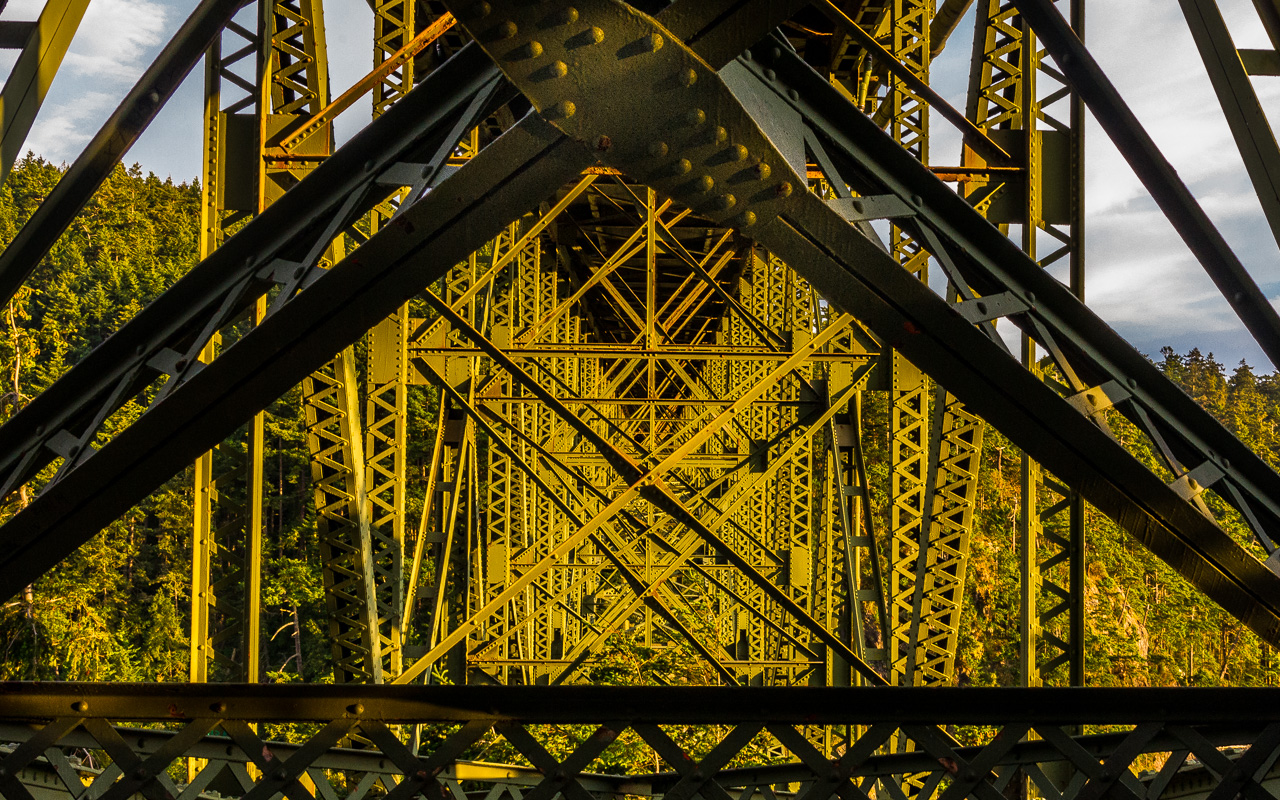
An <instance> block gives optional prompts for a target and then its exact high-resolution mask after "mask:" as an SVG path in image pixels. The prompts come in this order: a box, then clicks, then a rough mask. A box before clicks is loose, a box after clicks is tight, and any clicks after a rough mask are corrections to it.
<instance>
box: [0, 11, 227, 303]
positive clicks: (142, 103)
mask: <svg viewBox="0 0 1280 800" xmlns="http://www.w3.org/2000/svg"><path fill="white" fill-rule="evenodd" d="M242 5H244V0H203V2H202V3H201V4H200V5H199V6H197V7H196V10H195V11H193V12H192V13H191V16H190V17H188V18H187V21H186V22H184V23H183V24H182V27H181V28H179V29H178V32H177V33H175V34H174V36H173V39H171V40H170V41H169V44H167V45H165V48H164V50H162V51H160V55H158V56H156V60H155V61H154V62H152V64H151V66H150V67H148V68H147V71H146V72H144V73H143V74H142V77H141V78H139V79H138V82H137V83H136V84H134V87H133V88H132V89H130V90H129V93H128V94H127V95H125V98H124V100H122V101H121V102H120V106H119V107H118V108H116V110H115V113H113V114H112V115H111V117H110V118H108V119H107V122H106V124H104V125H103V126H102V129H101V130H99V131H98V133H97V134H96V135H95V136H94V137H93V139H92V140H90V142H89V144H88V146H86V147H85V149H84V152H82V153H81V154H80V155H79V157H77V158H76V160H75V163H73V164H72V165H71V167H70V168H69V169H68V170H67V171H66V173H65V174H64V175H63V176H62V178H61V179H59V180H58V184H57V185H56V186H54V187H53V191H51V192H50V193H49V196H48V197H46V198H45V200H44V202H43V203H41V204H40V207H39V208H37V209H36V211H35V213H34V214H32V215H31V218H30V219H29V220H27V222H26V224H25V225H23V226H22V230H20V231H18V235H17V236H15V237H14V239H13V241H12V242H11V243H10V244H9V246H8V247H7V248H5V250H4V252H3V253H0V303H4V302H8V300H9V298H11V297H13V295H14V294H15V293H16V292H17V291H18V287H20V286H21V285H22V282H23V281H25V280H26V279H27V276H28V275H30V274H31V271H32V270H33V269H35V267H36V265H37V264H39V263H40V259H42V258H44V257H45V255H46V254H47V253H48V252H49V248H51V247H53V243H54V242H56V241H58V237H59V236H61V235H62V232H63V231H65V230H66V229H67V227H68V226H69V225H70V224H71V220H72V219H73V218H74V217H75V215H76V214H78V213H79V212H80V209H82V208H84V205H85V203H87V202H89V198H90V197H92V196H93V193H94V192H96V191H97V190H98V187H99V186H101V185H102V182H103V181H104V180H106V178H107V176H108V175H110V174H111V170H112V169H114V168H115V165H116V164H117V163H119V161H120V158H121V157H122V156H123V155H124V154H125V153H126V152H127V151H128V150H129V148H130V147H132V146H133V143H134V142H136V141H137V140H138V137H139V136H141V135H142V132H143V131H145V130H146V129H147V126H148V125H150V124H151V121H152V120H153V119H155V117H156V114H158V113H159V112H160V109H161V108H162V107H163V106H164V104H165V103H166V102H167V101H168V99H169V98H170V97H171V96H172V95H173V92H174V91H175V90H176V89H177V88H178V86H179V85H180V84H181V83H182V81H183V79H184V78H186V76H187V74H188V73H190V72H191V70H192V68H193V67H195V65H196V62H198V61H199V60H200V57H201V56H202V55H203V54H204V52H205V50H207V49H208V47H209V44H210V43H211V42H212V41H213V40H214V37H216V36H217V35H218V32H219V31H220V30H222V27H223V25H225V24H226V22H227V20H229V19H231V17H232V15H234V14H235V13H236V10H237V9H238V8H240V7H241V6H242ZM7 131H8V127H7V126H6V132H7ZM24 133H25V132H24ZM7 141H8V140H7V138H6V142H7ZM5 146H6V147H8V145H7V144H6V145H5ZM6 152H7V151H6ZM12 163H13V159H11V158H8V159H7V160H5V162H4V168H5V169H8V166H9V165H10V164H12Z"/></svg>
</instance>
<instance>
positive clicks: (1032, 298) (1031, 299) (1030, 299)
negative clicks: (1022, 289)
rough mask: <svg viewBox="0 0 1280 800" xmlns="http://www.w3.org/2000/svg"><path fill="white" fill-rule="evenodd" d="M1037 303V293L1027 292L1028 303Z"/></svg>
mask: <svg viewBox="0 0 1280 800" xmlns="http://www.w3.org/2000/svg"><path fill="white" fill-rule="evenodd" d="M1035 301H1036V293H1035V292H1027V302H1028V303H1034V302H1035Z"/></svg>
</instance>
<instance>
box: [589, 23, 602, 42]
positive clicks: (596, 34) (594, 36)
mask: <svg viewBox="0 0 1280 800" xmlns="http://www.w3.org/2000/svg"><path fill="white" fill-rule="evenodd" d="M587 38H588V39H590V40H591V41H592V42H594V43H595V44H600V43H601V42H603V41H604V31H602V30H600V29H599V28H597V27H596V26H595V25H592V26H591V30H589V31H587Z"/></svg>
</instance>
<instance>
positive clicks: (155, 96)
mask: <svg viewBox="0 0 1280 800" xmlns="http://www.w3.org/2000/svg"><path fill="white" fill-rule="evenodd" d="M147 99H148V100H150V101H151V102H152V103H159V102H160V93H159V92H152V93H151V94H149V95H147Z"/></svg>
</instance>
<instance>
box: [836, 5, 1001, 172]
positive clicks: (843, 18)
mask: <svg viewBox="0 0 1280 800" xmlns="http://www.w3.org/2000/svg"><path fill="white" fill-rule="evenodd" d="M820 10H821V11H822V13H823V14H825V15H826V16H827V17H828V18H830V19H831V21H832V22H834V23H835V24H836V25H837V26H838V27H839V28H840V30H842V31H844V33H845V35H846V36H848V37H849V38H851V39H853V40H854V41H855V42H857V43H858V45H859V46H860V47H862V48H864V49H865V50H866V51H867V52H868V53H869V54H871V56H872V57H873V58H875V59H876V61H877V62H878V63H880V64H883V65H884V68H885V69H887V70H889V72H891V73H893V76H894V77H895V78H897V79H898V80H900V81H902V82H903V83H904V84H906V85H907V86H908V87H910V89H911V91H913V92H915V93H916V94H918V95H920V97H922V98H923V99H925V100H926V101H928V103H929V107H930V108H932V109H933V110H934V111H937V112H938V113H939V114H941V115H942V117H943V119H945V120H947V122H950V123H951V124H952V125H954V126H956V128H958V129H959V131H960V135H961V136H962V137H963V138H964V143H965V144H967V145H969V146H970V147H972V148H973V150H974V152H975V153H978V154H979V155H981V156H982V157H983V158H985V159H986V160H987V161H990V162H991V163H993V164H998V165H1000V166H1014V164H1013V157H1012V156H1010V155H1009V154H1008V153H1006V152H1005V151H1004V148H1002V147H1001V146H1000V145H998V144H996V143H995V142H993V141H991V139H990V138H989V137H988V136H987V134H986V133H985V132H983V131H982V130H981V129H979V128H978V126H976V125H974V124H973V122H972V121H971V120H970V119H969V118H968V117H966V116H965V115H964V113H963V112H961V111H960V110H959V109H957V108H956V107H955V106H953V105H951V104H950V103H948V102H947V99H946V98H945V97H943V96H942V95H940V94H938V92H937V91H936V90H934V88H933V87H931V86H930V85H929V83H928V81H926V80H924V79H923V78H921V77H920V76H919V75H916V74H915V73H914V72H912V71H911V69H910V68H908V67H907V66H905V65H904V64H903V63H902V62H901V61H899V60H898V59H896V58H894V56H893V54H892V53H890V52H889V51H888V50H887V49H885V46H884V45H882V44H880V42H878V41H877V40H876V38H875V37H874V36H872V35H871V34H869V33H867V32H866V31H864V30H863V29H862V28H861V27H859V26H858V24H857V23H856V22H854V21H853V20H852V19H850V18H849V16H848V15H847V14H845V13H844V12H843V11H841V10H840V8H839V7H838V6H837V5H836V4H835V3H833V2H831V0H823V2H822V3H821V4H820Z"/></svg>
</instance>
